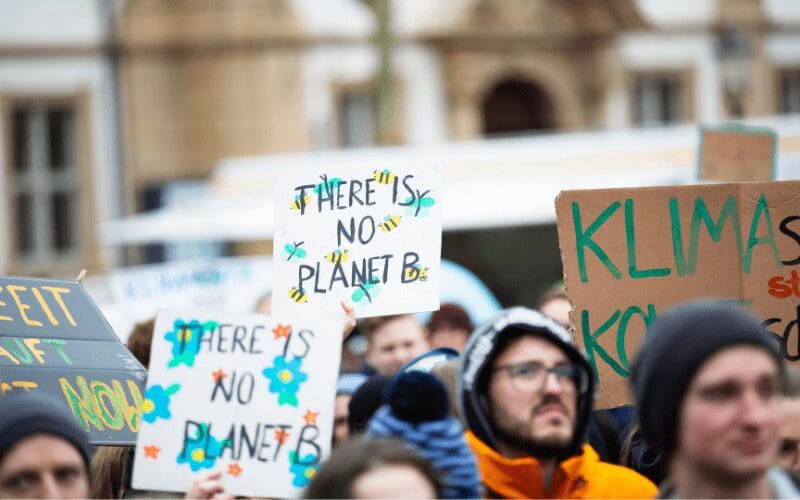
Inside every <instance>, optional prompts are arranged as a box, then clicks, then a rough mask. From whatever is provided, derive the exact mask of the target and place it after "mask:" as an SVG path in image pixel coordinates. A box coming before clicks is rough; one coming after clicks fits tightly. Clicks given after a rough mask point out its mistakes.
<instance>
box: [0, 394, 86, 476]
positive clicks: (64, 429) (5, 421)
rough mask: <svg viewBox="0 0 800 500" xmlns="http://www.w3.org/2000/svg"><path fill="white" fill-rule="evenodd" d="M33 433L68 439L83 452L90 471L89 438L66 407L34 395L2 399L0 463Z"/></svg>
mask: <svg viewBox="0 0 800 500" xmlns="http://www.w3.org/2000/svg"><path fill="white" fill-rule="evenodd" d="M34 434H52V435H54V436H57V437H60V438H63V439H65V440H66V441H68V442H69V443H70V444H72V446H74V447H75V448H76V449H77V450H78V451H79V452H80V454H81V456H82V457H83V461H84V463H85V464H86V470H89V462H90V460H91V446H90V445H89V439H88V437H87V434H86V432H85V431H84V430H83V429H81V428H80V426H78V423H77V422H76V421H75V417H74V415H72V414H71V413H70V412H69V411H67V409H66V408H64V407H62V406H59V405H58V404H56V403H55V402H53V401H50V400H49V399H47V398H45V397H44V396H42V395H40V394H35V393H26V392H20V391H13V392H9V393H6V394H5V395H4V396H2V397H0V460H2V458H3V457H4V456H5V454H6V453H7V452H8V451H9V450H11V448H13V447H14V445H16V444H17V443H18V442H20V441H22V440H23V439H25V438H26V437H28V436H32V435H34Z"/></svg>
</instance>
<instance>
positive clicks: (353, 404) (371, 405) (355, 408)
mask: <svg viewBox="0 0 800 500" xmlns="http://www.w3.org/2000/svg"><path fill="white" fill-rule="evenodd" d="M391 380H392V377H390V376H389V375H375V376H373V377H370V378H369V379H368V380H367V381H366V382H364V383H363V384H361V387H359V388H358V390H357V391H356V392H355V393H354V394H353V397H352V398H351V399H350V403H349V404H348V405H347V426H348V427H349V428H350V434H351V435H354V434H360V433H362V432H364V431H366V430H367V424H368V423H369V419H371V418H372V415H374V414H375V412H376V411H378V408H380V407H381V406H382V405H383V403H384V401H385V399H384V392H385V391H386V387H387V386H388V385H389V382H390V381H391Z"/></svg>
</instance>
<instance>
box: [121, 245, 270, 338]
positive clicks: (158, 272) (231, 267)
mask: <svg viewBox="0 0 800 500" xmlns="http://www.w3.org/2000/svg"><path fill="white" fill-rule="evenodd" d="M108 285H109V288H110V290H111V294H112V296H113V298H114V302H115V303H116V304H117V305H118V306H124V307H119V309H120V312H121V313H122V315H123V316H124V317H123V318H122V319H123V321H121V323H124V326H120V327H119V328H120V331H117V333H118V334H119V335H120V338H121V339H123V340H124V339H125V338H127V335H128V334H129V333H130V331H131V328H132V326H133V323H135V322H138V321H145V320H147V319H150V318H152V317H153V316H155V314H156V311H157V310H159V309H162V308H165V309H201V308H212V309H213V310H215V311H225V312H232V313H247V312H254V307H255V303H256V301H257V300H258V299H259V297H261V296H262V295H264V294H265V293H267V292H269V291H270V289H271V287H272V259H271V258H269V257H266V256H265V257H224V258H214V259H196V260H189V261H177V262H168V263H163V264H152V265H146V266H136V267H129V268H121V269H115V270H114V271H112V272H111V273H110V274H109V276H108Z"/></svg>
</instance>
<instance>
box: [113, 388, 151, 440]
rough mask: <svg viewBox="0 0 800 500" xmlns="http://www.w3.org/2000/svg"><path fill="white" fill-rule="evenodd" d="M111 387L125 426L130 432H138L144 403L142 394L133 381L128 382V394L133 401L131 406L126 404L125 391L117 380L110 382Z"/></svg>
mask: <svg viewBox="0 0 800 500" xmlns="http://www.w3.org/2000/svg"><path fill="white" fill-rule="evenodd" d="M111 387H113V389H114V395H115V396H116V397H117V401H118V402H119V406H120V411H121V412H122V418H124V419H125V424H126V425H127V426H128V428H129V429H130V430H131V431H133V432H138V431H139V424H140V423H141V418H142V404H143V403H144V401H143V399H142V393H141V391H139V386H138V385H136V382H134V381H133V380H128V392H129V393H130V395H131V399H132V400H133V406H131V405H130V403H128V398H127V396H126V395H125V390H124V389H123V388H122V384H121V383H120V382H119V381H118V380H112V381H111Z"/></svg>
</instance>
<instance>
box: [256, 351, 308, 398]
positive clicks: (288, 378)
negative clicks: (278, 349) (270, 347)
mask: <svg viewBox="0 0 800 500" xmlns="http://www.w3.org/2000/svg"><path fill="white" fill-rule="evenodd" d="M272 364H273V366H270V367H267V368H264V371H263V372H262V373H263V374H264V376H265V377H266V378H268V379H269V381H270V382H269V392H272V393H274V394H277V395H278V404H280V405H291V406H297V391H299V390H300V384H301V383H303V382H305V381H306V379H308V375H306V374H305V373H303V372H301V371H300V368H301V366H302V364H303V360H302V359H301V358H295V359H293V360H291V361H289V362H287V361H286V358H284V357H283V356H276V357H275V359H274V360H273V362H272Z"/></svg>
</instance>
